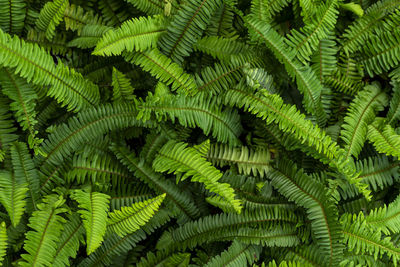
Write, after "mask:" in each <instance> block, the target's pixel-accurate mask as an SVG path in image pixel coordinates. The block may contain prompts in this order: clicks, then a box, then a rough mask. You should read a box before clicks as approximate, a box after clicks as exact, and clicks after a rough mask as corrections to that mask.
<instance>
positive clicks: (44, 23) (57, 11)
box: [36, 0, 69, 40]
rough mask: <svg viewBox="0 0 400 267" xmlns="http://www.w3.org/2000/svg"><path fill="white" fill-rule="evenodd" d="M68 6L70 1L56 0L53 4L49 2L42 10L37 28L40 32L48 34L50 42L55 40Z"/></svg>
mask: <svg viewBox="0 0 400 267" xmlns="http://www.w3.org/2000/svg"><path fill="white" fill-rule="evenodd" d="M68 5H69V2H68V0H54V1H53V2H47V3H46V4H45V5H44V7H43V8H42V9H41V10H40V14H39V18H38V19H37V21H36V27H37V29H38V30H39V31H42V32H46V37H47V39H48V40H51V39H53V37H54V35H55V30H56V27H57V25H58V24H59V23H60V22H61V21H62V19H63V16H64V11H65V9H66V8H67V7H68Z"/></svg>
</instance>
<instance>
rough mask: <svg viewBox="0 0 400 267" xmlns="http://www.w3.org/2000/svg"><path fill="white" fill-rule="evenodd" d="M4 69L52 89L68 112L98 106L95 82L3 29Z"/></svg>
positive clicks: (1, 56) (1, 52)
mask: <svg viewBox="0 0 400 267" xmlns="http://www.w3.org/2000/svg"><path fill="white" fill-rule="evenodd" d="M0 66H3V67H7V68H11V69H12V70H13V71H14V72H15V73H16V74H18V75H20V76H21V77H23V78H26V80H27V81H28V82H31V83H34V84H37V85H39V86H50V88H49V89H48V92H47V95H48V96H51V97H54V98H55V99H57V101H58V102H62V104H61V105H62V106H67V107H68V110H75V111H78V110H80V109H83V108H86V107H89V106H91V105H95V104H97V103H98V102H99V100H100V95H99V90H98V87H97V86H96V85H94V84H93V83H92V82H90V81H88V80H86V79H84V78H83V76H82V75H81V74H80V73H78V72H76V71H75V70H74V69H70V68H69V67H67V66H66V65H64V64H63V63H61V62H59V63H58V64H57V65H56V64H55V63H54V61H53V58H52V56H51V55H50V54H49V53H47V52H45V51H44V49H42V48H40V47H38V46H37V45H34V44H29V43H26V42H25V41H23V40H21V39H20V38H18V37H17V36H14V37H11V36H10V35H8V34H6V33H4V32H3V31H2V30H0Z"/></svg>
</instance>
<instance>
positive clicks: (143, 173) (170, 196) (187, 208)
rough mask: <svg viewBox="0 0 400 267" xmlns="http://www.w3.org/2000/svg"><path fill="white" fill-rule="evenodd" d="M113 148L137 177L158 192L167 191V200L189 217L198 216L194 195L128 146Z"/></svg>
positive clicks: (114, 146) (115, 146)
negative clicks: (178, 185)
mask: <svg viewBox="0 0 400 267" xmlns="http://www.w3.org/2000/svg"><path fill="white" fill-rule="evenodd" d="M111 150H112V151H113V152H114V154H115V155H116V157H117V158H118V159H119V160H120V161H121V163H122V164H124V165H125V166H126V167H127V168H128V169H129V170H130V171H131V172H133V173H134V175H135V177H137V178H138V179H140V180H142V181H143V182H144V183H146V184H147V185H148V186H149V187H150V188H152V189H154V191H156V192H157V193H166V194H167V199H166V200H167V201H168V202H171V203H172V204H173V205H175V206H177V207H178V208H179V209H180V210H181V211H182V212H183V213H184V214H185V215H186V216H188V217H189V218H196V217H198V215H199V210H198V208H197V207H196V205H195V203H194V200H193V199H192V196H191V195H190V194H188V192H187V191H182V190H181V189H179V188H178V187H177V186H176V185H175V184H174V183H172V182H171V181H170V180H167V179H165V178H164V177H163V176H161V175H160V174H158V173H156V172H155V171H154V170H153V169H152V168H151V166H148V165H147V164H146V163H145V162H144V161H143V160H140V159H139V158H136V157H135V154H134V153H132V152H131V151H130V150H128V149H127V148H125V147H123V146H117V145H113V146H111Z"/></svg>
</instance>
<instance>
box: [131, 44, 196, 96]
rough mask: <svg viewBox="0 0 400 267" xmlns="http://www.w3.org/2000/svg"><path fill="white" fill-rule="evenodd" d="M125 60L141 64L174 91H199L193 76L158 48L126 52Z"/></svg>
mask: <svg viewBox="0 0 400 267" xmlns="http://www.w3.org/2000/svg"><path fill="white" fill-rule="evenodd" d="M125 60H126V61H128V62H131V63H133V64H136V65H139V66H141V67H142V68H143V69H144V70H145V71H148V72H150V74H151V75H153V76H155V77H156V78H157V79H159V80H160V81H161V82H164V83H165V84H167V85H171V86H172V90H173V91H176V90H179V91H182V92H185V93H186V94H194V93H196V92H197V86H196V83H195V81H194V79H193V76H192V75H190V74H188V73H186V72H185V71H184V70H183V69H182V68H181V67H180V66H179V65H178V64H176V63H174V62H172V60H171V59H170V58H168V57H166V56H165V55H163V54H161V52H160V51H158V50H157V49H152V50H147V51H144V52H138V53H135V54H132V53H130V54H126V55H125Z"/></svg>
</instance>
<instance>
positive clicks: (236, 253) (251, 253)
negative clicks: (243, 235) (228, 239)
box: [205, 241, 261, 267]
mask: <svg viewBox="0 0 400 267" xmlns="http://www.w3.org/2000/svg"><path fill="white" fill-rule="evenodd" d="M260 252H261V249H260V247H258V246H254V245H245V244H242V243H240V242H238V241H233V242H232V245H230V246H229V248H228V249H227V250H225V251H224V252H222V253H221V254H220V255H218V256H215V257H213V258H212V259H210V261H209V262H208V263H207V264H206V265H205V266H207V267H220V266H226V267H234V266H249V265H251V264H253V262H254V261H256V260H257V259H259V257H260Z"/></svg>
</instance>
